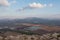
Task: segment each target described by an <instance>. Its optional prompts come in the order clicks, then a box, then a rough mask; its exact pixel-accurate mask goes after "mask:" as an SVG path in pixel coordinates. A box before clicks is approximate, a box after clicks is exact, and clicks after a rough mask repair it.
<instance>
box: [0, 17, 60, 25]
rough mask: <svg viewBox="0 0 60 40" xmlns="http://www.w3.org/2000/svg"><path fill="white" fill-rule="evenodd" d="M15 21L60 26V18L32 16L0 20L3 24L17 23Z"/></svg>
mask: <svg viewBox="0 0 60 40" xmlns="http://www.w3.org/2000/svg"><path fill="white" fill-rule="evenodd" d="M15 23H33V24H43V25H52V26H60V20H50V19H43V18H36V17H30V18H25V19H12V20H11V19H2V20H0V25H1V24H4V25H5V24H15Z"/></svg>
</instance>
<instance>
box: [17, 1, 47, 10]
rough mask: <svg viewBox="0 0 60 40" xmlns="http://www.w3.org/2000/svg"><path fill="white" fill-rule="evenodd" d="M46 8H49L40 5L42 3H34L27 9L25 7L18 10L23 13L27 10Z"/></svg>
mask: <svg viewBox="0 0 60 40" xmlns="http://www.w3.org/2000/svg"><path fill="white" fill-rule="evenodd" d="M46 6H47V5H46V4H40V3H36V2H33V3H30V4H29V5H28V6H26V7H23V8H20V9H18V11H23V10H26V9H37V8H44V7H46Z"/></svg>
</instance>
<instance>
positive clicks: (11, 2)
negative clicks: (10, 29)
mask: <svg viewBox="0 0 60 40" xmlns="http://www.w3.org/2000/svg"><path fill="white" fill-rule="evenodd" d="M26 17H40V18H60V0H0V18H26Z"/></svg>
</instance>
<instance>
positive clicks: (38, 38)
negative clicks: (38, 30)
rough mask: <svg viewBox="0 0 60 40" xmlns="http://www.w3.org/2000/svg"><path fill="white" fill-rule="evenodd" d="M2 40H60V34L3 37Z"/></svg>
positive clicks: (0, 37) (0, 38)
mask: <svg viewBox="0 0 60 40" xmlns="http://www.w3.org/2000/svg"><path fill="white" fill-rule="evenodd" d="M0 40H60V34H59V33H54V34H43V35H25V34H18V35H8V34H7V35H1V36H0Z"/></svg>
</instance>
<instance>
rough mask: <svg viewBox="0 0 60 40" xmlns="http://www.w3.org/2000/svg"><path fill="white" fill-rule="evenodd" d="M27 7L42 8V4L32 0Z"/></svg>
mask: <svg viewBox="0 0 60 40" xmlns="http://www.w3.org/2000/svg"><path fill="white" fill-rule="evenodd" d="M29 7H31V8H43V7H44V5H42V4H40V3H35V2H34V3H31V4H29Z"/></svg>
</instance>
